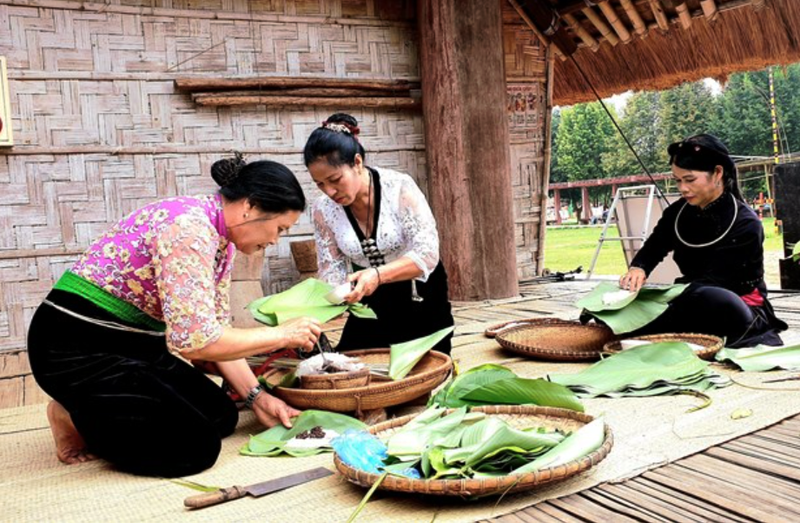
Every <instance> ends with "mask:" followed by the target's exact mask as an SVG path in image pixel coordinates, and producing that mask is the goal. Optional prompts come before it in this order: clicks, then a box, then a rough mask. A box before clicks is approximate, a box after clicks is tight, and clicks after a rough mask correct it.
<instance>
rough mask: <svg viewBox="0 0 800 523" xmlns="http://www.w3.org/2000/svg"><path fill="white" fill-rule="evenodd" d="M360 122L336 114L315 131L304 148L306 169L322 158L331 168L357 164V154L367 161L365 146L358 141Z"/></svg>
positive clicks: (346, 115) (347, 115)
mask: <svg viewBox="0 0 800 523" xmlns="http://www.w3.org/2000/svg"><path fill="white" fill-rule="evenodd" d="M359 132H360V129H359V128H358V121H357V120H356V119H355V118H353V117H352V116H350V115H349V114H345V113H336V114H332V115H330V116H329V117H328V119H327V120H325V121H324V122H322V126H321V127H317V128H316V129H314V132H312V133H311V136H309V137H308V141H307V142H306V146H305V148H303V160H304V161H305V163H306V167H308V166H309V165H311V164H312V163H314V162H316V161H317V160H319V159H320V158H325V160H327V162H328V164H329V165H330V166H331V167H339V166H341V165H345V164H346V165H349V166H350V167H353V166H354V165H355V164H356V154H360V155H361V159H362V160H366V155H367V153H366V151H364V146H363V145H361V142H359V141H358V133H359Z"/></svg>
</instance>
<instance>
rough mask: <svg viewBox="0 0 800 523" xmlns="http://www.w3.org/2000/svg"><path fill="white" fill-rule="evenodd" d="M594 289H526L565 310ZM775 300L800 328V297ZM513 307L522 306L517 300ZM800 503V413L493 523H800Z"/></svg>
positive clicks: (785, 295)
mask: <svg viewBox="0 0 800 523" xmlns="http://www.w3.org/2000/svg"><path fill="white" fill-rule="evenodd" d="M592 286H593V284H591V285H590V284H588V283H584V282H574V283H563V284H558V283H556V284H547V285H527V286H523V288H522V289H521V290H522V293H523V295H525V296H526V297H527V298H528V299H530V298H532V297H537V298H538V297H540V298H542V299H545V300H546V301H547V302H548V306H547V310H548V311H550V312H551V314H552V313H554V311H557V310H559V309H561V307H560V305H562V304H563V306H564V307H563V309H561V310H564V311H567V310H569V308H570V306H571V304H572V303H573V302H574V301H575V300H576V296H579V295H581V294H583V292H585V291H587V290H588V289H590V288H591V287H592ZM770 298H771V300H772V302H773V304H774V306H775V309H776V311H777V314H778V315H779V316H780V317H781V318H782V319H784V320H785V321H786V322H787V323H788V324H789V326H790V329H791V330H793V331H797V330H798V329H800V295H798V294H796V293H781V292H779V291H775V292H774V293H773V294H772V295H771V296H770ZM530 306H531V303H530V301H528V302H526V303H525V306H524V307H520V308H517V309H516V310H517V312H520V311H521V310H522V311H524V310H525V308H528V307H530ZM509 308H511V309H515V307H514V305H513V303H512V304H509ZM493 310H494V311H497V310H498V306H497V305H494V307H493ZM455 314H456V316H457V317H459V318H460V317H461V315H462V311H461V310H460V309H459V308H456V311H455ZM556 314H557V313H556ZM540 315H542V314H535V313H534V314H531V316H540ZM483 321H491V320H488V319H484V320H483ZM794 341H795V340H792V342H794ZM798 401H800V396H799V397H798ZM798 500H800V416H797V417H794V418H790V419H788V420H785V421H783V422H781V423H779V424H777V425H774V426H772V427H768V428H766V429H763V430H760V431H758V432H754V433H753V434H748V435H746V436H742V437H740V438H737V439H735V440H732V441H729V442H727V443H724V444H721V445H718V446H716V447H711V448H709V449H707V450H705V451H703V452H701V453H698V454H695V455H692V456H689V457H687V458H684V459H681V460H679V461H676V462H674V463H671V464H669V465H665V466H662V467H659V468H656V469H653V470H651V471H648V472H645V473H644V474H642V475H641V476H638V477H636V478H633V479H630V480H627V481H625V482H623V483H619V484H603V485H598V486H597V487H594V488H591V489H588V490H585V491H583V492H579V493H576V494H572V495H569V496H565V497H563V498H558V499H553V500H550V501H546V502H543V503H539V504H537V505H534V506H531V507H528V508H526V509H522V510H519V511H517V512H514V513H511V514H507V515H505V516H501V517H498V518H495V519H492V520H490V521H493V522H502V523H530V522H539V521H546V522H556V521H558V522H603V523H605V522H615V523H616V522H630V521H636V522H642V521H643V522H662V521H676V522H705V521H720V522H752V521H759V522H762V521H763V522H776V523H777V522H780V523H784V522H788V521H800V503H798Z"/></svg>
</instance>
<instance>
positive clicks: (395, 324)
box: [336, 262, 455, 354]
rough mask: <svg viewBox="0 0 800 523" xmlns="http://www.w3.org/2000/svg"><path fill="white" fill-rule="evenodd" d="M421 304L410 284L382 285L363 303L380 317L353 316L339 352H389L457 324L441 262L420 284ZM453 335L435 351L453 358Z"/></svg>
mask: <svg viewBox="0 0 800 523" xmlns="http://www.w3.org/2000/svg"><path fill="white" fill-rule="evenodd" d="M417 293H418V294H419V296H420V297H422V301H414V300H413V299H412V298H411V296H412V293H411V282H410V281H399V282H395V283H387V284H385V285H381V286H380V287H378V289H377V290H376V291H375V292H374V293H373V294H372V295H371V296H367V297H366V298H364V299H363V300H362V302H363V303H365V304H367V305H369V306H370V308H371V309H372V310H373V311H375V314H376V315H377V316H378V319H377V320H367V319H361V318H357V317H355V316H353V315H352V314H351V315H350V317H349V318H348V319H347V322H346V323H345V325H344V330H343V331H342V337H341V340H340V341H339V345H337V346H336V349H337V350H340V351H347V350H355V349H380V348H388V347H389V345H390V344H394V343H402V342H404V341H411V340H415V339H417V338H422V337H424V336H427V335H429V334H433V333H434V332H436V331H439V330H442V329H444V328H447V327H451V326H453V325H454V324H455V321H454V320H453V313H452V309H451V307H450V300H449V298H448V296H447V273H446V272H445V270H444V265H442V263H441V262H439V264H438V265H437V266H436V268H435V269H434V270H433V272H432V273H431V274H430V276H429V277H428V281H426V282H424V283H423V282H417ZM452 338H453V335H452V334H450V335H448V336H447V337H446V338H445V339H443V340H442V341H440V342H439V343H438V344H437V345H436V346H435V347H433V350H436V351H439V352H444V353H445V354H450V351H451V349H452V343H451V341H452Z"/></svg>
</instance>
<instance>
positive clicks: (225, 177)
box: [211, 152, 247, 187]
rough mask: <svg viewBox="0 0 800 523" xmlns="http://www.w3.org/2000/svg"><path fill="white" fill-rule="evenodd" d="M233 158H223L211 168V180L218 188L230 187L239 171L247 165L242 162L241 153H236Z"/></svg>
mask: <svg viewBox="0 0 800 523" xmlns="http://www.w3.org/2000/svg"><path fill="white" fill-rule="evenodd" d="M234 154H235V156H234V157H233V158H223V159H221V160H217V161H216V162H214V165H212V166H211V178H213V179H214V181H215V182H217V185H219V186H220V187H225V186H226V185H230V184H231V183H233V181H234V180H236V178H237V177H238V176H239V171H241V170H242V167H244V166H245V165H247V162H246V161H244V158H243V157H242V153H240V152H236V153H234Z"/></svg>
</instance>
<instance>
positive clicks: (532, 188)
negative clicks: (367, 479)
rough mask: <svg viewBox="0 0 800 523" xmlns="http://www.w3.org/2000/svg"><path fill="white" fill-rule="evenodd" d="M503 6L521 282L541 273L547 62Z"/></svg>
mask: <svg viewBox="0 0 800 523" xmlns="http://www.w3.org/2000/svg"><path fill="white" fill-rule="evenodd" d="M502 1H503V4H504V7H503V39H504V44H503V45H504V52H505V67H506V87H507V91H508V107H507V111H508V120H509V123H508V125H509V131H510V133H509V134H510V136H511V145H510V147H511V184H512V186H513V190H514V224H515V239H516V246H517V276H518V277H519V279H520V280H525V279H528V278H533V277H535V276H537V275H539V274H541V270H542V269H543V267H539V266H538V264H537V256H538V253H539V245H540V241H539V233H540V224H541V216H542V209H541V202H542V200H543V187H544V184H545V182H546V181H547V180H546V178H547V176H549V172H550V171H549V168H546V167H547V166H545V161H544V159H545V158H544V145H545V136H544V134H545V125H544V124H545V121H544V118H545V112H546V110H545V107H546V103H545V102H546V100H545V96H546V93H547V89H546V84H545V82H546V69H547V61H546V59H545V49H544V47H542V45H541V43H540V41H539V39H538V38H537V37H536V35H535V34H534V33H533V31H531V29H530V28H529V27H528V26H527V25H525V23H524V22H523V21H522V19H521V18H520V16H519V14H518V13H517V12H516V11H515V10H514V9H513V8H512V7H511V6H510V4H509V3H508V2H507V1H506V0H502ZM547 139H549V137H547Z"/></svg>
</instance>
